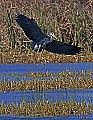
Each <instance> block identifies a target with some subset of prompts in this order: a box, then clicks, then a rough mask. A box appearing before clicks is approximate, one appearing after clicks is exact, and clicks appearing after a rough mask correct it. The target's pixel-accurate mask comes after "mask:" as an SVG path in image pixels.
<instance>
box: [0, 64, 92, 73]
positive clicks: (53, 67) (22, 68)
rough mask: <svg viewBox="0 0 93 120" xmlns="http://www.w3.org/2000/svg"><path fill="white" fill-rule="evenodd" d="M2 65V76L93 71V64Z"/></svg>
mask: <svg viewBox="0 0 93 120" xmlns="http://www.w3.org/2000/svg"><path fill="white" fill-rule="evenodd" d="M45 67H46V68H44V64H38V65H36V64H0V74H12V73H28V72H46V70H47V71H48V72H60V71H66V70H68V69H69V70H71V71H72V70H78V71H82V70H86V71H90V70H93V62H89V63H88V62H80V63H54V64H53V63H47V64H45Z"/></svg>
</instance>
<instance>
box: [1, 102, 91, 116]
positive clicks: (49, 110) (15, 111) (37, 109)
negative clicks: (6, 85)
mask: <svg viewBox="0 0 93 120" xmlns="http://www.w3.org/2000/svg"><path fill="white" fill-rule="evenodd" d="M72 114H73V115H79V116H80V115H81V114H83V115H84V117H85V116H86V115H88V114H93V103H91V101H89V102H88V105H86V102H85V101H81V103H78V102H76V101H74V100H66V102H64V101H60V102H59V101H58V100H56V102H55V103H54V102H52V101H46V100H43V101H40V100H38V101H36V102H26V101H25V100H23V101H22V102H14V103H10V104H8V103H4V101H2V102H1V103H0V115H4V116H7V115H13V116H25V117H28V116H29V117H48V116H66V115H72Z"/></svg>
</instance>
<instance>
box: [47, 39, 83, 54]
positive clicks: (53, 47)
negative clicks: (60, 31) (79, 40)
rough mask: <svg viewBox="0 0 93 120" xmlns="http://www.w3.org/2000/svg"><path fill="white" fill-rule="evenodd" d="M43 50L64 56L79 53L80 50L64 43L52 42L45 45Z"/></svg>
mask: <svg viewBox="0 0 93 120" xmlns="http://www.w3.org/2000/svg"><path fill="white" fill-rule="evenodd" d="M45 50H47V51H49V52H52V53H58V54H66V55H75V54H78V53H80V52H81V48H80V47H77V46H73V45H68V44H66V43H63V42H60V41H56V40H53V41H52V42H51V43H49V44H47V45H46V48H45Z"/></svg>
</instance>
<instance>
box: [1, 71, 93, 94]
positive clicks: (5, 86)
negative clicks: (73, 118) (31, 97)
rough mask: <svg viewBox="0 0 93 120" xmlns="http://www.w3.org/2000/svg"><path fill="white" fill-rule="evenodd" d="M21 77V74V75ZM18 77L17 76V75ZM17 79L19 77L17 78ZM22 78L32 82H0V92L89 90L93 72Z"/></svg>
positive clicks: (92, 84) (35, 75)
mask: <svg viewBox="0 0 93 120" xmlns="http://www.w3.org/2000/svg"><path fill="white" fill-rule="evenodd" d="M21 75H22V74H21ZM17 76H18V75H17ZM18 77H19V76H18ZM24 77H31V78H34V80H21V79H19V80H18V79H17V80H14V78H13V80H11V81H8V80H7V79H4V80H1V81H0V91H1V92H6V91H17V90H20V91H24V90H26V91H28V90H31V91H45V90H58V89H67V88H70V89H74V90H76V89H91V88H93V71H90V72H86V71H81V72H79V71H72V72H70V71H69V70H68V71H66V72H64V71H62V72H59V73H55V74H54V73H51V74H50V73H48V72H47V73H42V74H41V73H39V72H38V73H29V74H28V75H27V74H25V75H24Z"/></svg>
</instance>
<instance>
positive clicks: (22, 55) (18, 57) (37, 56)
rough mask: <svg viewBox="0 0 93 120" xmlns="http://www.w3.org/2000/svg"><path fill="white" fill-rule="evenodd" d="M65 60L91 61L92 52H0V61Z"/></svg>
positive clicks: (41, 61) (62, 61)
mask: <svg viewBox="0 0 93 120" xmlns="http://www.w3.org/2000/svg"><path fill="white" fill-rule="evenodd" d="M66 62H93V53H87V54H85V55H84V54H82V53H81V54H77V55H62V54H61V55H59V54H56V53H49V52H47V51H43V52H40V53H36V52H34V51H33V52H32V51H24V52H18V51H8V52H2V53H0V63H28V64H30V63H35V64H39V63H66Z"/></svg>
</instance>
